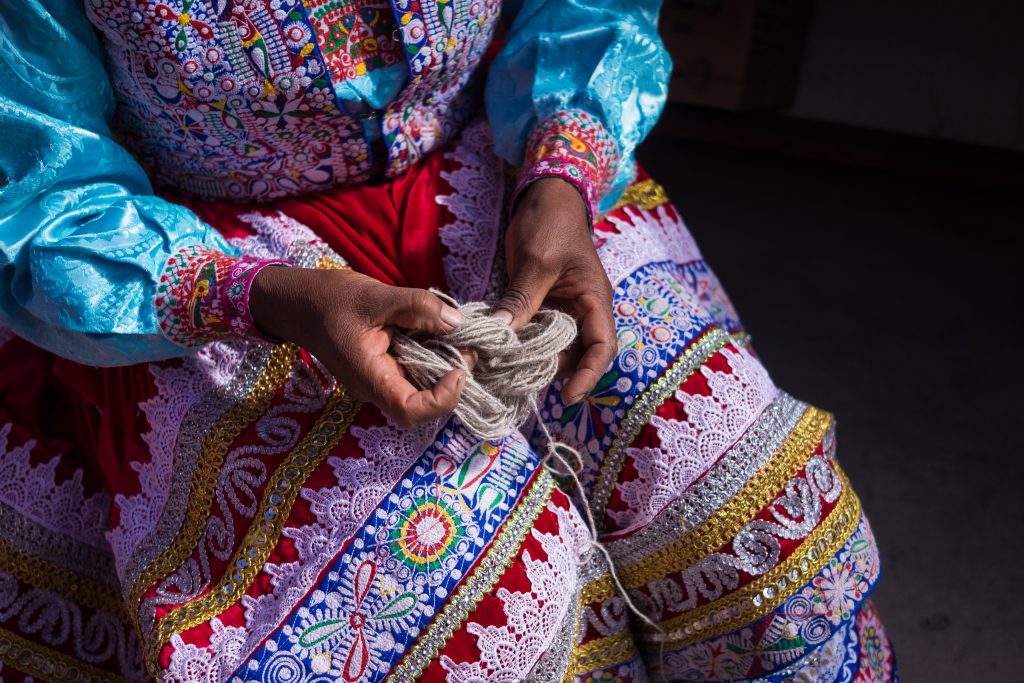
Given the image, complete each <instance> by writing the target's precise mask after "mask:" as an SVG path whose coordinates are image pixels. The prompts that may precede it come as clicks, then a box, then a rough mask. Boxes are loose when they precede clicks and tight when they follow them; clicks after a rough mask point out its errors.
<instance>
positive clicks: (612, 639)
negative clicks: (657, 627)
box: [564, 628, 638, 680]
mask: <svg viewBox="0 0 1024 683" xmlns="http://www.w3.org/2000/svg"><path fill="white" fill-rule="evenodd" d="M637 654H638V653H637V649H636V644H635V643H634V642H633V633H632V631H630V630H629V629H628V628H626V629H625V630H624V631H622V632H621V633H616V634H615V635H613V636H607V637H604V638H597V639H595V640H591V641H590V642H588V643H584V644H583V645H578V646H577V647H575V648H573V651H572V659H571V660H569V669H568V671H567V672H566V677H565V679H564V680H575V678H576V677H577V676H579V675H581V674H585V673H588V672H591V671H597V670H598V669H603V668H605V667H608V666H612V665H614V664H624V663H625V662H627V661H629V660H630V659H632V658H633V657H636V656H637Z"/></svg>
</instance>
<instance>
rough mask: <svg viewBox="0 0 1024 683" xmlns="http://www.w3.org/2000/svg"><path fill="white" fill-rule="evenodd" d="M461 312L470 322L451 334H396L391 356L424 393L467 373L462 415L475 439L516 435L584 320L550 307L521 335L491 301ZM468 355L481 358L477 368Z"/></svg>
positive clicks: (448, 300) (462, 308)
mask: <svg viewBox="0 0 1024 683" xmlns="http://www.w3.org/2000/svg"><path fill="white" fill-rule="evenodd" d="M434 293H435V294H437V295H438V296H440V297H441V298H442V299H444V300H445V302H446V303H449V304H450V305H452V306H454V307H456V308H458V309H459V311H460V312H461V313H462V315H464V316H465V317H466V321H465V322H464V323H462V324H461V325H459V326H458V327H457V328H455V329H454V330H452V331H451V332H450V333H448V334H445V335H441V336H437V337H430V338H417V337H413V336H410V335H407V334H404V333H396V334H395V335H394V336H393V337H392V340H391V352H392V353H393V354H394V355H395V358H396V359H397V360H398V362H399V363H400V364H401V365H402V367H403V368H405V372H406V374H407V375H408V376H409V379H410V381H411V382H412V383H413V384H414V385H416V386H417V387H419V388H421V389H424V388H427V387H431V386H433V385H434V384H435V383H436V382H437V381H438V380H439V379H440V378H441V377H443V376H444V375H445V374H447V373H448V372H450V371H451V370H452V369H454V368H462V369H463V370H466V384H465V386H464V387H463V389H462V396H461V398H460V400H459V404H458V406H456V408H455V414H456V415H458V416H459V419H460V420H461V421H462V424H463V425H465V427H466V429H468V430H469V431H470V432H471V433H472V434H473V435H475V436H476V437H478V438H481V439H500V438H503V437H505V436H508V435H509V434H511V433H513V432H514V431H515V430H517V429H518V428H519V427H520V426H522V425H523V423H524V422H526V420H527V419H528V418H529V417H530V415H531V414H532V413H533V412H534V411H536V409H537V399H538V397H539V395H540V392H541V391H543V390H544V389H545V388H546V387H547V386H548V385H549V384H550V383H551V381H552V380H553V379H554V377H555V373H556V372H557V371H558V354H559V353H560V352H561V351H564V350H565V349H567V348H568V347H569V345H570V344H572V342H573V340H575V339H576V321H574V320H573V319H572V317H571V316H569V315H567V314H565V313H563V312H561V311H557V310H554V309H550V308H542V309H540V310H539V311H538V312H537V314H536V315H535V316H534V317H533V319H531V320H530V322H528V323H527V324H526V325H525V326H523V327H522V328H521V329H520V330H518V331H515V330H513V329H512V328H511V327H510V326H509V325H508V323H506V322H505V321H503V320H501V319H500V318H495V317H494V316H492V315H491V311H492V306H491V305H490V304H488V303H485V302H483V301H474V302H471V303H466V304H462V305H461V306H460V305H458V303H456V302H455V301H454V300H452V299H451V298H450V297H448V296H446V295H444V294H442V293H440V292H437V291H435V292H434ZM460 349H471V350H473V351H474V352H475V353H476V356H477V360H476V365H475V366H474V367H473V369H472V370H470V369H469V367H468V366H467V365H466V361H465V359H464V358H463V356H462V353H461V352H460Z"/></svg>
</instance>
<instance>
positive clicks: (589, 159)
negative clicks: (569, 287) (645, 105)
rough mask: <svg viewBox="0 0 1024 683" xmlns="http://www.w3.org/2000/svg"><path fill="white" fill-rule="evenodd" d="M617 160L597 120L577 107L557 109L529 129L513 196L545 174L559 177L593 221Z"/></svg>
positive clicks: (613, 146) (616, 150) (610, 140)
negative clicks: (571, 188)
mask: <svg viewBox="0 0 1024 683" xmlns="http://www.w3.org/2000/svg"><path fill="white" fill-rule="evenodd" d="M618 162H619V146H618V144H617V143H616V142H615V140H614V139H613V138H612V136H611V135H609V133H608V131H607V130H605V128H604V126H603V125H602V124H601V122H600V121H599V120H598V119H596V118H595V117H593V116H591V115H590V114H588V113H587V112H585V111H582V110H579V109H570V110H567V111H561V112H557V113H555V114H554V115H552V116H550V117H548V118H546V119H544V120H543V121H540V122H539V123H537V125H535V126H534V127H533V130H531V131H530V135H529V137H528V138H527V141H526V154H525V156H524V160H523V170H522V172H521V173H520V176H519V183H518V185H517V186H516V190H515V192H514V193H513V195H512V196H513V197H518V196H519V195H520V193H521V192H522V191H523V190H525V189H526V187H527V186H528V185H530V184H531V183H533V182H534V181H536V180H538V179H540V178H543V177H545V176H555V177H558V178H562V179H563V180H566V181H568V182H569V183H572V185H574V186H575V187H576V189H578V190H579V191H580V194H581V195H582V196H583V200H584V201H585V202H586V205H587V215H588V216H589V218H590V220H591V223H593V222H594V220H595V219H596V218H597V205H598V204H599V203H600V201H601V198H602V197H604V196H605V195H606V194H607V193H608V191H609V189H611V184H612V182H613V180H614V178H615V171H616V165H617V164H618Z"/></svg>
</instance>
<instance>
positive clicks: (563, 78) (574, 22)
mask: <svg viewBox="0 0 1024 683" xmlns="http://www.w3.org/2000/svg"><path fill="white" fill-rule="evenodd" d="M660 5H661V2H660V0H511V1H510V0H506V2H505V3H504V5H503V8H504V9H503V11H504V12H505V13H506V16H508V17H510V18H512V23H511V26H510V28H509V37H508V42H507V43H506V45H505V48H504V49H503V50H502V51H501V53H500V54H499V55H498V57H497V59H495V61H494V64H493V65H492V67H491V71H490V74H489V75H488V79H487V91H486V103H487V117H488V119H489V120H490V122H491V127H492V128H493V130H494V139H495V143H496V146H497V152H498V154H499V155H501V156H502V157H503V158H505V159H507V160H508V161H510V162H512V163H515V164H518V163H521V162H522V160H523V150H524V147H525V145H526V138H527V136H528V134H529V132H530V130H531V129H532V128H533V126H534V125H535V124H536V123H537V122H538V121H542V120H544V119H545V118H547V117H548V116H551V115H552V114H554V113H555V112H557V111H564V110H567V109H581V110H583V111H586V112H587V113H589V114H590V115H591V116H593V117H595V118H597V119H598V120H600V121H601V122H602V123H603V124H604V127H605V128H606V129H607V130H608V132H609V133H610V134H611V136H612V138H614V139H615V140H616V141H617V142H618V143H619V152H620V154H621V157H620V162H619V166H618V171H617V174H616V177H615V183H614V185H613V188H612V190H611V191H610V192H609V193H608V194H607V195H606V196H605V197H604V198H603V199H602V201H601V204H600V207H599V208H600V210H602V211H605V210H607V209H609V208H611V206H612V205H614V204H615V202H616V200H617V199H618V198H619V196H620V195H621V194H622V191H623V190H624V189H625V188H626V186H627V185H628V184H629V182H630V181H631V180H632V178H633V174H634V163H633V162H634V153H635V151H636V147H637V145H638V144H640V142H641V141H642V140H643V139H644V137H646V135H647V134H648V133H649V132H650V130H651V128H653V127H654V124H655V122H656V121H657V120H658V116H659V115H660V114H661V111H662V109H663V108H664V105H665V99H666V96H667V94H668V79H669V74H670V72H671V70H672V62H671V60H670V59H669V56H668V53H667V52H666V51H665V47H664V45H662V42H661V39H660V38H659V37H658V9H659V7H660Z"/></svg>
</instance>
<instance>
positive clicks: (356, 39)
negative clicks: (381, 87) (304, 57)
mask: <svg viewBox="0 0 1024 683" xmlns="http://www.w3.org/2000/svg"><path fill="white" fill-rule="evenodd" d="M306 9H307V10H308V11H309V19H310V23H311V24H312V25H313V27H314V29H315V30H316V37H317V42H318V43H319V44H320V47H321V49H322V50H323V52H324V59H325V61H326V62H327V67H328V68H329V69H330V70H331V75H332V76H333V77H334V79H335V80H336V81H340V80H350V79H353V78H357V77H359V76H363V75H365V74H366V73H367V72H369V71H374V70H376V69H382V68H385V67H389V66H394V65H395V64H398V63H400V62H401V61H402V60H403V50H402V43H401V41H400V40H399V39H398V35H397V32H396V30H395V20H394V15H393V14H392V12H391V3H390V2H387V1H386V0H307V2H306ZM285 30H286V35H288V36H289V37H291V36H292V35H294V37H295V39H296V43H302V42H305V41H308V36H307V35H305V33H303V31H306V30H307V29H306V27H305V25H304V24H302V23H300V22H293V23H291V24H288V25H286V27H285Z"/></svg>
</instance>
